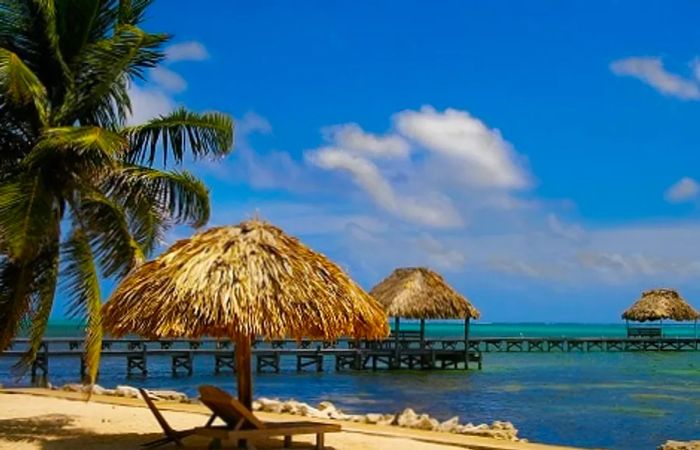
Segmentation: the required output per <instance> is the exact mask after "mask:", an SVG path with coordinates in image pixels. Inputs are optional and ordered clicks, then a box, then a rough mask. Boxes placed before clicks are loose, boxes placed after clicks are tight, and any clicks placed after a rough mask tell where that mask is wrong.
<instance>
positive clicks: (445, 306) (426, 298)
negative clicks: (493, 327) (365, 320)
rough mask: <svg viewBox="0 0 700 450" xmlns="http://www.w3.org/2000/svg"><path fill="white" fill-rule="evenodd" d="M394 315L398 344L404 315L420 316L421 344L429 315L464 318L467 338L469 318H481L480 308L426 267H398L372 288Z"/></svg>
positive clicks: (408, 316)
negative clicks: (401, 320)
mask: <svg viewBox="0 0 700 450" xmlns="http://www.w3.org/2000/svg"><path fill="white" fill-rule="evenodd" d="M370 295H371V296H372V297H374V298H376V299H377V300H378V301H379V303H380V304H381V305H382V306H383V307H384V311H386V313H387V315H389V316H393V317H394V329H395V330H394V334H395V339H396V347H397V348H398V341H399V338H398V336H399V326H400V323H399V322H400V318H401V317H406V318H409V319H420V341H421V347H423V345H424V341H425V320H426V319H464V340H465V341H467V340H468V338H469V319H478V318H479V315H480V314H479V311H478V310H477V309H476V308H475V307H474V306H472V304H471V303H469V301H468V300H467V299H466V298H465V297H464V296H462V295H461V294H460V293H459V292H457V291H455V290H454V289H453V288H452V287H451V286H450V285H449V284H447V282H446V281H445V280H444V279H443V278H442V277H441V276H440V275H439V274H437V273H436V272H434V271H432V270H430V269H427V268H425V267H409V268H400V269H396V270H394V271H393V272H392V273H391V275H389V276H388V277H386V278H385V279H384V280H382V281H381V282H380V283H379V284H377V285H376V286H375V287H374V288H372V290H371V291H370Z"/></svg>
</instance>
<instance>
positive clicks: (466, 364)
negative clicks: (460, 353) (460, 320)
mask: <svg viewBox="0 0 700 450" xmlns="http://www.w3.org/2000/svg"><path fill="white" fill-rule="evenodd" d="M464 356H465V358H464V368H465V369H469V359H470V357H469V316H467V317H465V318H464Z"/></svg>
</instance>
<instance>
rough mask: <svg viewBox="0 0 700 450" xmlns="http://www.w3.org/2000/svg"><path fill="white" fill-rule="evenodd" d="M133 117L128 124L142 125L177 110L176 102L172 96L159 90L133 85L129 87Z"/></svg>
mask: <svg viewBox="0 0 700 450" xmlns="http://www.w3.org/2000/svg"><path fill="white" fill-rule="evenodd" d="M129 98H130V99H131V117H130V118H129V119H128V123H129V124H131V125H134V124H140V123H143V122H146V121H147V120H150V119H153V118H154V117H156V116H159V115H162V114H168V113H169V112H171V111H173V110H174V109H175V101H174V100H173V99H172V97H170V95H168V94H166V93H165V92H163V91H161V90H158V89H148V88H143V87H139V86H137V85H132V86H131V87H129Z"/></svg>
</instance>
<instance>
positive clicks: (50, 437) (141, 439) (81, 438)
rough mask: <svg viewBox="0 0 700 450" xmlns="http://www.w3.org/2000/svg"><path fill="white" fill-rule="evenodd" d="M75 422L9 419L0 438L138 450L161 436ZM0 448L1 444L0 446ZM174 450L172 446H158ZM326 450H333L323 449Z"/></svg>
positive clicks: (49, 448) (270, 443) (263, 445)
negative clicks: (104, 431)
mask: <svg viewBox="0 0 700 450" xmlns="http://www.w3.org/2000/svg"><path fill="white" fill-rule="evenodd" d="M74 423H75V419H74V418H73V417H71V416H69V415H65V414H45V415H42V416H35V417H26V418H12V419H3V420H0V439H2V440H3V441H8V442H16V443H28V444H34V445H36V446H37V447H39V448H41V449H44V450H76V449H97V450H117V449H140V448H142V447H141V444H143V443H145V442H148V441H152V440H155V439H158V438H160V437H162V435H161V434H158V433H147V434H139V433H119V434H102V433H95V432H94V431H92V430H88V429H82V428H77V427H75V426H74ZM184 443H185V448H187V449H192V450H199V449H207V448H208V443H209V441H208V440H206V439H203V438H199V437H190V438H187V439H186V440H185V441H184ZM0 445H1V444H0ZM255 447H256V448H258V449H260V450H267V449H279V448H282V443H281V441H280V440H273V439H270V440H265V441H256V442H255ZM161 448H163V449H169V448H176V447H175V445H173V444H171V445H167V446H163V447H161ZM222 448H223V449H228V448H237V447H236V445H235V443H233V442H226V443H224V446H223V447H222ZM292 448H299V449H301V448H307V449H308V448H311V447H310V445H309V444H308V443H294V445H293V446H292ZM326 450H334V448H333V447H326Z"/></svg>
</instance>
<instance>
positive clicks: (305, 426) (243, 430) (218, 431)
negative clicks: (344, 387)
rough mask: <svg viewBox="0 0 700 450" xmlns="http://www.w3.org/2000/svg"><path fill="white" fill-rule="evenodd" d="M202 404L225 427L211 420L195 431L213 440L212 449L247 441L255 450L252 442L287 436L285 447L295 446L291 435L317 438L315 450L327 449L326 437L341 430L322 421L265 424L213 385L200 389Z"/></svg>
mask: <svg viewBox="0 0 700 450" xmlns="http://www.w3.org/2000/svg"><path fill="white" fill-rule="evenodd" d="M199 396H200V400H201V402H202V403H203V404H204V405H205V406H206V407H207V408H209V409H210V410H211V411H212V413H213V414H214V415H213V416H212V417H214V416H216V417H218V418H220V419H221V420H222V421H223V422H224V423H225V424H226V425H224V426H212V425H211V422H212V421H211V420H210V421H209V423H207V425H206V426H204V427H198V428H195V430H194V434H196V435H198V436H205V437H210V438H212V443H211V445H210V448H216V447H218V446H220V445H221V441H223V440H238V441H239V443H241V442H243V441H245V444H244V445H246V446H247V447H248V448H254V447H253V446H252V445H251V444H250V442H249V441H248V440H249V439H257V438H270V437H277V436H282V437H284V448H288V447H290V446H291V445H292V436H293V435H300V434H315V435H316V446H315V447H314V448H315V449H316V450H322V449H323V448H324V434H325V433H334V432H338V431H341V427H340V425H336V424H328V423H319V422H263V421H261V420H260V419H258V418H257V417H255V414H253V413H252V412H251V411H250V410H249V409H248V408H246V407H245V406H244V405H243V404H242V403H240V402H239V401H238V400H236V399H235V398H233V397H232V396H231V395H230V394H229V393H227V392H226V391H223V390H221V389H219V388H217V387H214V386H200V387H199Z"/></svg>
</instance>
